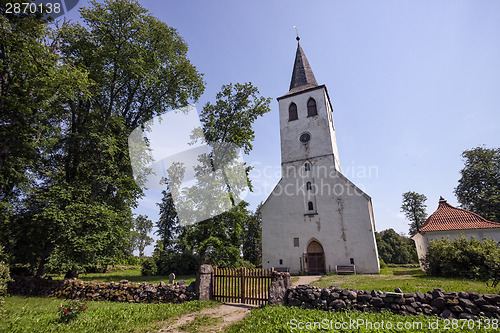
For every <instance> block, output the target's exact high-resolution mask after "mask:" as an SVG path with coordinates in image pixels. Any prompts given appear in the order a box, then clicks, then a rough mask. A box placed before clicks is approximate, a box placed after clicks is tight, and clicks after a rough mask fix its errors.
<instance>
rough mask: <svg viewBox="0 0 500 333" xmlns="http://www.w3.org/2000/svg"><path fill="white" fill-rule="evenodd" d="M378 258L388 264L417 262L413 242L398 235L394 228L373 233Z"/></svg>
mask: <svg viewBox="0 0 500 333" xmlns="http://www.w3.org/2000/svg"><path fill="white" fill-rule="evenodd" d="M375 239H376V242H377V249H378V254H379V256H380V258H381V259H382V260H383V261H384V262H385V263H388V264H409V263H414V262H418V258H417V250H416V248H415V244H414V242H413V241H412V240H411V239H409V238H408V237H404V236H401V235H398V234H397V233H396V232H395V231H394V229H387V230H383V231H381V232H376V233H375Z"/></svg>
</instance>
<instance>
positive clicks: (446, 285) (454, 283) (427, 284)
mask: <svg viewBox="0 0 500 333" xmlns="http://www.w3.org/2000/svg"><path fill="white" fill-rule="evenodd" d="M313 285H315V286H317V287H329V286H331V285H337V286H340V287H342V288H349V289H357V290H372V289H375V290H382V291H394V288H398V287H399V288H401V289H402V290H403V292H408V293H411V292H417V291H418V290H420V291H421V292H423V293H425V292H427V291H429V290H433V289H434V288H441V289H444V290H446V291H457V292H458V291H477V292H478V293H486V294H498V292H499V288H491V287H488V286H486V283H485V282H482V281H470V280H462V279H450V278H441V277H432V276H428V275H426V274H425V273H424V272H422V271H421V270H420V268H404V267H389V268H385V269H382V270H381V274H380V275H378V274H357V275H324V276H322V277H321V279H319V280H318V281H316V282H314V283H313Z"/></svg>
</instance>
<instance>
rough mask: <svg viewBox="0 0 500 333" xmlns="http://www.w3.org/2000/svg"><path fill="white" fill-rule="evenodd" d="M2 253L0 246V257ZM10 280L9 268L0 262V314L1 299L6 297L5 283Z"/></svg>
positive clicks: (0, 307)
mask: <svg viewBox="0 0 500 333" xmlns="http://www.w3.org/2000/svg"><path fill="white" fill-rule="evenodd" d="M2 252H3V248H2V247H1V246H0V257H1V256H2ZM10 280H11V278H10V274H9V266H7V264H5V263H4V262H3V261H0V312H1V310H2V306H3V302H4V300H3V297H4V296H6V295H7V282H9V281H10ZM0 314H1V313H0Z"/></svg>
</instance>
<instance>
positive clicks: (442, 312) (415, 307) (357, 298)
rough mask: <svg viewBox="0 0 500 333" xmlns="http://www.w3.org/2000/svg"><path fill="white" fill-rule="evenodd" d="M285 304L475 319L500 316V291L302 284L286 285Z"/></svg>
mask: <svg viewBox="0 0 500 333" xmlns="http://www.w3.org/2000/svg"><path fill="white" fill-rule="evenodd" d="M284 304H285V305H288V306H299V307H304V308H308V309H312V308H319V309H322V310H326V311H339V310H343V309H352V310H359V311H371V312H381V311H383V310H388V311H391V312H393V313H396V314H402V315H407V314H412V315H438V316H440V317H442V318H459V319H477V316H479V315H481V316H486V317H491V318H498V319H500V295H490V294H478V293H477V292H458V293H457V292H445V291H444V290H442V289H434V290H433V291H428V292H427V293H425V294H423V293H422V292H420V291H419V292H417V293H403V292H402V290H401V289H399V288H397V289H396V290H395V292H382V291H375V290H372V291H363V290H361V291H358V290H350V289H342V288H340V287H339V286H331V287H330V288H318V287H312V286H306V285H301V286H297V287H292V288H289V289H288V290H287V292H286V297H285V302H284Z"/></svg>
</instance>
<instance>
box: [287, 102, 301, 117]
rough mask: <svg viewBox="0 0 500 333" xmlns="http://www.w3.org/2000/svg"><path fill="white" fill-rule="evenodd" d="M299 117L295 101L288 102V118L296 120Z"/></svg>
mask: <svg viewBox="0 0 500 333" xmlns="http://www.w3.org/2000/svg"><path fill="white" fill-rule="evenodd" d="M297 119H299V114H298V113H297V105H296V104H295V103H292V104H290V106H289V107H288V120H289V121H292V120H297Z"/></svg>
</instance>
